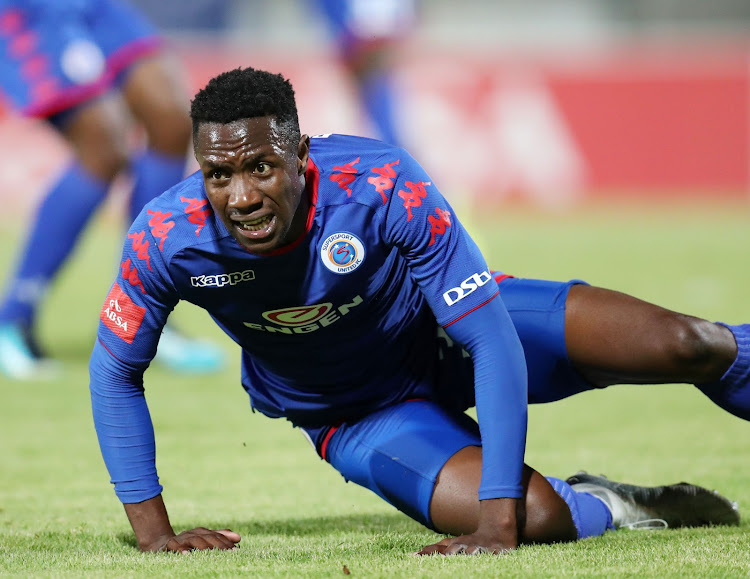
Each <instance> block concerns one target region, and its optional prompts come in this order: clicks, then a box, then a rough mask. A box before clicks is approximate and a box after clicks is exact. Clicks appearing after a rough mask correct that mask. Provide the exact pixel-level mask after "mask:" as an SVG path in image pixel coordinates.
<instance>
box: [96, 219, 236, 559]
mask: <svg viewBox="0 0 750 579" xmlns="http://www.w3.org/2000/svg"><path fill="white" fill-rule="evenodd" d="M137 223H138V222H137V221H136V224H137ZM142 231H143V230H141V231H138V230H137V227H136V225H134V228H133V229H131V233H130V234H129V235H128V242H127V243H126V246H125V250H124V252H123V258H122V262H121V264H120V274H119V275H118V277H117V279H116V280H115V282H114V283H113V285H112V288H111V289H110V292H109V294H108V295H107V298H106V300H105V303H104V305H103V306H102V310H101V314H100V323H99V329H98V332H97V340H96V342H95V345H94V349H93V352H92V355H91V360H90V363H89V372H90V392H91V405H92V413H93V418H94V425H95V428H96V433H97V437H98V439H99V446H100V449H101V452H102V457H103V459H104V462H105V465H106V467H107V470H108V471H109V474H110V478H111V481H112V483H113V484H114V487H115V493H116V494H117V496H118V498H119V499H120V500H121V502H122V503H123V504H124V505H125V511H126V514H127V515H128V519H129V520H130V522H131V525H132V527H133V531H134V532H135V535H136V538H137V540H138V546H139V547H140V548H141V550H144V551H156V550H174V551H187V550H192V549H206V548H221V549H227V548H232V547H234V546H235V543H236V542H237V541H239V536H236V535H235V534H234V533H231V531H226V532H225V531H211V530H209V529H192V530H190V531H185V532H183V533H180V534H179V535H176V534H175V533H174V531H173V529H172V527H171V525H170V522H169V517H168V515H167V511H166V508H165V507H164V503H163V501H162V498H161V492H162V487H161V485H160V484H159V478H158V475H157V472H156V449H155V443H154V429H153V424H152V421H151V416H150V414H149V411H148V406H147V404H146V398H145V395H144V388H143V373H144V370H145V369H146V368H147V367H148V365H149V363H150V361H151V359H152V358H153V357H154V355H155V353H156V347H157V344H158V341H159V336H160V334H161V330H162V328H163V327H164V324H165V323H166V319H167V317H168V315H169V313H170V312H171V311H172V309H173V308H174V306H175V305H176V303H177V300H178V294H177V292H176V290H175V288H174V287H172V284H171V281H170V279H169V275H168V270H167V268H166V266H165V264H164V262H163V261H161V255H160V253H158V252H157V251H153V248H154V247H155V244H153V243H150V244H148V245H147V244H146V242H147V241H148V239H147V237H146V235H145V234H144V235H141V233H142ZM149 249H152V251H149ZM227 533H229V534H228V535H227Z"/></svg>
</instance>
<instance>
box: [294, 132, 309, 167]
mask: <svg viewBox="0 0 750 579" xmlns="http://www.w3.org/2000/svg"><path fill="white" fill-rule="evenodd" d="M309 154H310V137H308V136H307V135H302V136H301V137H300V139H299V144H298V145H297V175H304V173H305V171H307V158H308V156H309Z"/></svg>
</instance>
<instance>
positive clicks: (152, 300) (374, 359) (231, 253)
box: [91, 135, 526, 502]
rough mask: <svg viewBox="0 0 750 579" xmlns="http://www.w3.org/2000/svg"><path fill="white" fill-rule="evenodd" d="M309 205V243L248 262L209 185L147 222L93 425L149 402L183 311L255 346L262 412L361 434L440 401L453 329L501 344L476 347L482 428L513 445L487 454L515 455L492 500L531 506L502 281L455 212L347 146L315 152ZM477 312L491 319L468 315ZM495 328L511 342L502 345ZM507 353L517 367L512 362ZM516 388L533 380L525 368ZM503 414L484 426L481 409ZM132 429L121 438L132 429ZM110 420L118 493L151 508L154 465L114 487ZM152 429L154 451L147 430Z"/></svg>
mask: <svg viewBox="0 0 750 579" xmlns="http://www.w3.org/2000/svg"><path fill="white" fill-rule="evenodd" d="M306 194H307V195H308V197H309V200H310V210H309V214H308V216H307V228H306V231H305V232H304V234H303V235H302V236H301V237H300V238H298V239H297V240H295V241H294V242H292V243H291V244H289V245H288V246H285V247H283V248H280V249H279V250H276V251H275V252H273V253H272V254H264V255H258V254H252V253H249V252H248V251H247V250H245V249H244V248H242V247H241V246H240V245H239V244H238V243H237V242H236V241H235V239H234V238H233V237H232V236H231V234H230V233H229V232H228V231H227V230H226V228H225V227H224V225H223V223H222V222H221V220H220V219H219V218H218V217H217V216H215V215H214V214H213V212H212V209H211V205H210V204H209V202H208V199H207V197H206V193H205V189H204V186H203V181H202V176H201V175H200V173H196V174H194V175H192V176H190V177H189V178H187V179H186V180H185V181H183V182H182V183H180V184H178V185H176V186H175V187H173V188H172V189H170V190H169V191H167V192H166V193H164V194H163V195H161V196H160V197H159V198H157V199H155V200H154V201H152V202H151V203H149V204H148V205H147V206H146V207H145V208H144V210H143V211H142V213H141V214H140V216H139V217H138V218H137V219H136V221H135V222H134V223H133V225H132V227H131V228H130V231H129V232H128V235H127V240H126V243H125V248H124V252H123V256H122V260H121V264H120V273H119V275H118V277H117V279H116V280H115V282H114V284H113V286H112V288H111V290H110V292H109V295H108V296H107V298H106V300H105V303H104V306H103V308H102V311H101V321H100V324H99V331H98V345H97V347H96V348H95V351H94V354H93V356H92V363H91V376H92V396H93V398H94V414H95V419H96V418H97V413H103V412H107V413H108V415H109V414H112V413H111V412H108V411H107V409H106V406H107V404H109V402H107V401H106V400H105V398H106V397H105V396H103V395H101V396H100V393H101V389H102V388H107V389H113V388H119V389H120V390H119V391H120V392H121V393H122V392H125V391H130V392H136V393H137V392H140V391H141V390H140V389H141V380H142V378H141V375H142V373H143V370H144V369H145V368H146V367H147V366H148V364H149V362H150V361H151V359H152V358H153V356H154V354H155V352H156V347H157V343H158V339H159V335H160V333H161V330H162V327H163V326H164V324H165V322H166V320H167V317H168V315H169V313H170V312H171V311H172V309H173V308H174V306H175V305H176V304H177V302H178V301H179V300H187V301H189V302H191V303H193V304H195V305H197V306H199V307H201V308H203V309H205V310H206V311H207V312H208V313H209V314H210V315H211V317H212V318H213V319H214V320H215V321H216V323H217V324H218V325H219V326H220V327H221V328H222V329H223V330H224V331H225V332H226V333H227V334H228V335H229V336H230V337H231V338H232V339H233V340H234V341H235V342H236V343H237V344H238V345H239V346H240V347H241V348H242V366H243V369H242V384H243V386H244V388H245V389H246V390H247V392H248V394H249V395H250V400H251V403H252V405H253V407H254V408H255V409H256V410H258V411H260V412H262V413H263V414H266V415H268V416H271V417H285V418H287V419H289V420H290V421H291V422H293V423H294V424H296V425H299V426H320V425H332V424H337V423H340V422H342V421H350V420H356V419H357V418H359V417H362V416H364V415H366V414H369V413H371V412H373V411H375V410H377V409H380V408H383V407H385V406H388V405H391V404H393V403H395V402H399V401H402V400H405V399H409V398H420V397H421V398H431V397H432V396H431V394H432V392H433V389H434V383H435V380H436V376H435V373H436V371H437V363H436V360H437V355H438V354H437V335H436V331H437V328H438V325H439V326H442V327H444V328H445V329H446V331H447V332H448V333H449V334H450V335H452V334H451V331H452V328H453V327H454V325H455V327H457V328H459V330H458V334H457V335H452V337H453V338H454V339H457V340H458V341H459V343H468V342H471V338H472V336H473V334H472V332H473V333H475V334H476V335H477V336H484V335H490V334H491V335H492V338H491V339H490V338H487V339H485V338H482V339H481V340H480V342H482V343H481V344H480V345H479V346H478V347H477V348H475V350H476V351H477V352H485V353H484V354H480V358H481V359H482V360H484V362H483V363H482V364H480V368H477V369H476V374H477V378H476V379H477V380H478V381H483V382H487V383H488V385H485V387H484V388H483V389H480V388H478V390H477V409H478V411H479V417H480V428H482V429H483V438H484V433H485V432H486V428H485V426H486V425H490V424H491V423H492V422H493V421H500V422H503V421H504V422H507V423H509V424H510V425H511V426H510V427H509V428H510V431H512V432H511V434H509V435H506V434H503V435H502V437H499V435H498V436H494V434H495V432H494V431H492V432H493V440H494V439H495V438H498V437H499V438H501V439H499V440H496V441H495V442H494V443H490V445H489V446H487V443H485V454H487V452H488V450H490V449H494V448H499V447H502V446H504V445H507V446H510V447H512V449H513V450H512V451H511V450H507V451H502V452H501V451H497V452H499V453H500V454H497V457H498V461H500V462H507V461H509V460H510V461H515V462H518V465H515V466H514V467H513V468H511V469H510V470H511V473H512V474H511V475H508V476H505V475H504V476H502V477H500V478H499V479H497V477H489V478H487V480H486V481H485V477H483V488H484V490H485V491H487V489H494V490H493V491H489V494H490V495H492V493H493V492H496V494H498V493H499V495H500V496H518V493H519V492H520V464H521V463H522V462H523V442H524V440H525V439H524V436H525V403H526V393H525V384H519V385H516V384H513V385H512V386H511V388H514V389H516V391H514V392H513V393H511V395H510V396H507V392H504V391H502V390H503V388H501V387H498V388H495V387H494V386H493V385H492V384H489V383H490V382H493V381H497V380H498V375H499V374H501V373H502V372H501V370H502V371H505V370H507V367H508V366H510V365H514V367H515V366H517V365H519V364H520V366H522V367H523V368H524V370H523V371H525V366H524V362H523V355H522V353H521V355H520V361H519V360H518V359H517V358H518V355H517V352H518V351H520V345H519V344H517V342H518V340H517V336H516V335H515V332H514V330H513V328H512V324H511V322H510V320H509V318H508V317H507V312H506V313H505V314H503V312H504V307H503V306H502V304H501V302H500V299H499V298H497V294H498V287H497V283H495V282H494V280H493V279H492V276H491V275H490V271H489V269H488V267H487V264H486V263H485V260H484V258H483V256H482V254H481V252H480V251H479V250H478V248H477V246H476V245H475V244H474V242H473V241H472V239H471V238H470V236H469V235H468V234H467V233H466V231H465V230H464V229H463V228H462V226H461V224H460V222H459V221H458V220H457V219H456V217H455V215H454V213H453V209H452V208H451V207H450V205H449V204H448V203H447V201H446V200H445V198H444V197H443V196H442V195H441V194H440V192H439V191H438V189H437V187H436V186H435V184H434V183H432V181H431V179H430V177H429V176H428V175H427V174H426V172H425V171H424V170H423V169H422V167H421V166H420V165H419V164H418V163H417V162H416V161H415V160H414V159H413V158H412V157H411V156H410V155H409V154H408V153H407V152H406V151H404V150H403V149H400V148H395V147H392V146H390V145H386V144H384V143H381V142H379V141H375V140H371V139H365V138H361V137H351V136H343V135H324V136H318V137H313V138H312V139H311V146H310V158H309V165H308V169H307V173H306ZM488 308H494V309H488ZM475 310H480V311H482V314H477V315H470V314H471V313H472V312H474V311H475ZM485 310H487V311H488V312H490V313H488V314H485V313H484V312H485ZM498 311H499V312H500V313H499V314H497V315H496V313H493V312H498ZM480 321H481V323H480ZM482 324H484V326H482ZM496 326H497V327H498V328H506V329H507V331H504V332H503V331H501V332H499V333H495V327H496ZM483 328H486V330H485V329H483ZM483 332H484V333H483ZM498 336H499V337H498ZM494 340H498V341H494ZM514 340H515V342H514ZM484 342H492V343H484ZM506 342H508V343H509V347H506ZM496 350H497V351H501V352H502V351H505V350H510V351H513V352H515V353H514V356H515V357H514V358H512V359H508V358H502V359H500V358H498V357H497V355H496V354H495V353H494V352H495V351H496ZM470 351H471V350H470ZM488 352H492V353H488ZM472 354H473V355H476V353H475V352H474V351H472ZM480 361H481V360H480ZM475 362H476V359H475ZM508 375H509V376H511V377H512V380H510V381H512V382H518V381H521V382H523V381H524V378H523V376H521V378H520V379H518V378H517V372H515V370H513V371H510V372H508ZM500 380H501V382H502V379H500ZM480 392H484V394H483V395H481V394H480ZM124 397H125V395H124V394H123V398H124ZM501 397H504V398H502V400H501ZM482 400H488V402H486V403H483V402H482ZM507 400H510V402H508V401H507ZM138 404H140V402H138ZM144 404H145V403H144ZM508 405H510V406H511V408H510V410H504V408H506V407H507V406H508ZM494 407H497V408H498V410H497V412H495V411H494V410H493V414H494V415H493V416H490V417H487V418H486V419H483V417H482V411H486V410H488V409H491V408H494ZM134 412H135V414H137V415H138V417H139V418H138V420H135V422H137V423H138V424H142V423H144V422H150V421H149V420H146V419H144V418H143V416H144V414H143V412H144V411H143V410H134ZM503 413H505V414H506V415H508V416H510V418H509V419H508V420H504V415H503ZM519 416H520V418H518V417H519ZM519 420H520V422H519ZM122 421H123V424H121V425H120V426H119V427H121V428H127V426H126V424H125V421H126V417H123V418H122ZM102 422H103V421H101V420H98V421H97V429H98V432H99V435H100V442H101V444H102V450H103V453H104V455H105V460H106V461H107V465H108V467H109V468H110V473H111V474H112V478H113V480H114V481H115V484H116V490H117V491H118V495H119V496H120V497H121V498H122V499H123V500H126V502H134V501H132V500H130V501H129V500H128V499H130V498H132V497H135V496H137V497H139V498H138V500H145V499H144V498H140V497H142V496H144V495H143V494H138V493H140V492H143V493H147V494H151V496H154V495H155V494H158V491H159V490H160V487H157V486H155V485H156V483H154V477H155V469H153V468H152V467H151V466H150V465H149V468H148V469H147V470H148V471H149V472H148V473H146V472H145V471H143V472H139V473H137V476H136V475H134V474H133V473H132V472H129V473H128V475H127V476H125V475H124V474H123V475H122V476H119V475H116V474H115V473H113V469H114V471H117V472H119V470H118V469H120V468H123V469H126V470H127V469H128V468H129V466H128V465H127V464H125V463H124V462H123V461H124V459H123V454H122V452H121V449H120V450H118V451H112V452H109V451H108V450H107V448H109V445H110V444H111V445H117V441H116V440H115V438H116V437H109V436H108V429H109V428H110V426H111V417H110V419H108V421H107V423H108V425H107V426H102V424H101V423H102ZM119 427H118V428H119ZM488 427H489V428H490V429H492V428H493V427H491V426H488ZM146 430H148V432H146ZM146 430H144V433H143V434H144V437H145V438H144V444H146V445H149V444H152V437H153V434H152V433H151V432H150V424H147V425H146ZM515 431H522V432H515ZM508 436H510V439H508ZM492 452H495V451H494V450H493V451H492ZM485 463H486V461H485ZM493 464H494V463H493ZM493 468H500V467H493ZM139 477H140V480H142V481H146V480H147V479H149V477H151V479H149V480H150V481H151V482H149V483H148V484H146V483H145V482H144V483H143V484H144V485H145V486H146V487H148V488H149V489H150V490H149V491H146V490H145V487H144V488H141V487H137V488H136V487H127V485H128V484H131V485H132V484H133V483H132V481H133V480H135V479H138V478H139ZM495 479H497V480H495ZM500 479H502V480H500ZM515 479H517V480H515ZM118 480H119V481H123V482H122V483H118ZM485 482H487V484H486V485H485V484H484V483H485ZM149 485H150V486H149ZM136 486H137V485H136ZM118 487H119V488H118ZM126 487H127V488H126ZM155 489H156V492H154V490H155ZM498 489H500V490H499V491H498ZM509 489H510V490H509ZM129 493H133V494H129ZM484 494H485V495H487V493H486V492H485V493H484ZM146 498H150V497H146ZM483 498H484V497H483Z"/></svg>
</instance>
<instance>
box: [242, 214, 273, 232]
mask: <svg viewBox="0 0 750 579" xmlns="http://www.w3.org/2000/svg"><path fill="white" fill-rule="evenodd" d="M271 221H273V215H264V216H263V217H258V218H257V219H251V220H249V221H243V222H241V223H238V224H237V226H238V227H239V228H240V229H242V230H244V231H261V230H263V229H265V228H266V227H268V226H269V225H270V224H271Z"/></svg>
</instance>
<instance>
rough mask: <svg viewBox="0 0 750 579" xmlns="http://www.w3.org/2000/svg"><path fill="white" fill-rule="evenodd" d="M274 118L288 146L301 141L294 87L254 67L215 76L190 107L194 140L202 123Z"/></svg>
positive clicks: (279, 76) (196, 96) (283, 79)
mask: <svg viewBox="0 0 750 579" xmlns="http://www.w3.org/2000/svg"><path fill="white" fill-rule="evenodd" d="M266 116H274V117H276V121H277V123H278V126H279V129H280V130H281V131H282V135H283V136H284V138H286V139H289V144H290V145H292V146H294V147H296V146H297V143H298V142H299V139H300V129H299V118H298V116H297V103H296V101H295V99H294V89H293V88H292V84H291V83H290V82H289V81H288V80H287V79H285V78H284V77H283V76H281V75H280V74H273V73H271V72H267V71H265V70H256V69H254V68H251V67H247V68H235V69H234V70H230V71H228V72H222V73H221V74H219V75H218V76H215V77H214V78H212V79H211V80H210V81H208V84H207V85H206V86H205V87H204V88H203V89H201V90H200V91H198V93H197V94H196V95H195V98H194V99H193V100H192V102H191V103H190V118H191V119H192V120H193V140H195V137H196V135H197V133H198V126H199V125H200V124H201V123H221V124H227V123H231V122H233V121H237V120H240V119H250V118H254V117H266Z"/></svg>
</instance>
